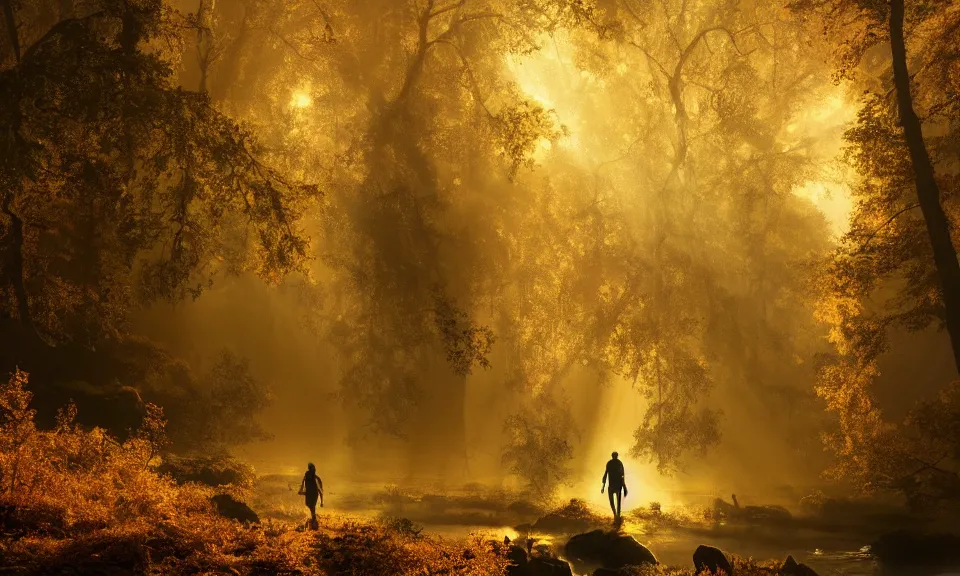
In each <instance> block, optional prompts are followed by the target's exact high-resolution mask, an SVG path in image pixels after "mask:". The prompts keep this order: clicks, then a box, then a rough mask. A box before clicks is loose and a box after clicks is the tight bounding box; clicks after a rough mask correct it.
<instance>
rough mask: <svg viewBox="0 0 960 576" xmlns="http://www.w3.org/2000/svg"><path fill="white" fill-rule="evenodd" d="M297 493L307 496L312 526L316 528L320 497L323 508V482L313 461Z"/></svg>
mask: <svg viewBox="0 0 960 576" xmlns="http://www.w3.org/2000/svg"><path fill="white" fill-rule="evenodd" d="M297 494H299V495H301V496H305V497H306V503H307V508H309V509H310V526H311V527H312V528H314V529H316V526H317V499H318V498H319V500H320V507H321V508H323V482H322V481H321V480H320V477H319V476H317V468H316V466H314V465H313V463H309V464H307V473H306V474H304V475H303V482H301V483H300V491H299V492H297Z"/></svg>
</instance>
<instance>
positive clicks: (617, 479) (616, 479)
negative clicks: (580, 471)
mask: <svg viewBox="0 0 960 576" xmlns="http://www.w3.org/2000/svg"><path fill="white" fill-rule="evenodd" d="M612 456H613V458H611V459H610V461H609V462H607V469H606V470H604V472H603V480H602V481H601V483H600V493H601V494H603V487H604V485H606V484H607V478H608V477H609V479H610V483H609V485H608V489H607V494H608V495H609V496H610V510H612V511H613V520H614V522H616V521H618V520H620V501H621V500H622V499H623V498H626V497H627V482H626V478H625V476H626V474H625V473H624V470H623V462H621V461H620V455H619V454H617V453H616V452H614V453H613V454H612ZM621 493H622V495H621ZM614 496H616V497H617V503H616V505H614V503H613V497H614Z"/></svg>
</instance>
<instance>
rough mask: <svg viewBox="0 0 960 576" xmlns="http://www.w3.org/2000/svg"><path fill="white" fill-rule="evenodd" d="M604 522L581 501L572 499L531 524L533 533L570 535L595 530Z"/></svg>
mask: <svg viewBox="0 0 960 576" xmlns="http://www.w3.org/2000/svg"><path fill="white" fill-rule="evenodd" d="M605 524H606V521H605V520H604V519H603V518H601V517H599V516H597V515H596V514H594V513H593V511H592V510H591V509H590V507H589V506H588V505H587V503H586V502H584V501H583V500H579V499H577V498H574V499H573V500H570V502H568V503H567V504H565V505H564V506H563V507H561V508H558V509H556V510H553V511H551V512H550V513H548V514H547V515H545V516H543V517H542V518H540V519H539V520H537V521H536V522H535V523H534V524H533V528H532V530H533V531H535V532H545V533H547V534H571V533H574V532H582V531H586V530H590V529H591V528H596V527H599V526H603V525H605Z"/></svg>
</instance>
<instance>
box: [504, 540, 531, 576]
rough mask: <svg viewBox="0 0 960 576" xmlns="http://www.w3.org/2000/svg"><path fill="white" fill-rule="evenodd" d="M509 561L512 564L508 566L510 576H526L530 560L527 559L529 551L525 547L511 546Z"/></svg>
mask: <svg viewBox="0 0 960 576" xmlns="http://www.w3.org/2000/svg"><path fill="white" fill-rule="evenodd" d="M507 560H509V561H510V564H508V565H507V574H508V576H525V575H526V573H527V563H528V562H529V558H527V551H526V550H525V549H524V548H523V546H516V545H514V546H511V547H510V550H508V551H507Z"/></svg>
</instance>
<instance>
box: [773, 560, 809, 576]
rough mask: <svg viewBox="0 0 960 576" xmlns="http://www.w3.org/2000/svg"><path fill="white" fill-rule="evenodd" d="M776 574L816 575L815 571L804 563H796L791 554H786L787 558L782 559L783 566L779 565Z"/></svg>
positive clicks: (787, 575)
mask: <svg viewBox="0 0 960 576" xmlns="http://www.w3.org/2000/svg"><path fill="white" fill-rule="evenodd" d="M778 574H781V575H782V576H817V573H816V572H814V571H813V568H811V567H809V566H807V565H806V564H797V561H796V560H794V559H793V556H787V559H786V560H784V561H783V566H781V567H780V571H779V572H778Z"/></svg>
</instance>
